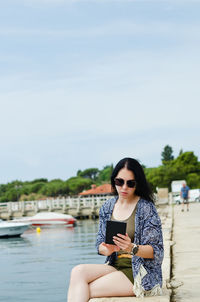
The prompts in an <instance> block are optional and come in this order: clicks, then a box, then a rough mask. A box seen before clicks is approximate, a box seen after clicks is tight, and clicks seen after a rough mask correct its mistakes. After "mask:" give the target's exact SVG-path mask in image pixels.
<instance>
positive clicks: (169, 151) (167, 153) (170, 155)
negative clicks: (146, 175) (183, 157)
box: [161, 145, 174, 165]
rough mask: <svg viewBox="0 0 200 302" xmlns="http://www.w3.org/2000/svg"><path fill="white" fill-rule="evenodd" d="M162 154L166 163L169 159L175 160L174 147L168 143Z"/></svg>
mask: <svg viewBox="0 0 200 302" xmlns="http://www.w3.org/2000/svg"><path fill="white" fill-rule="evenodd" d="M161 156H162V158H161V160H162V163H163V164H164V165H165V164H167V163H168V162H169V161H171V160H173V159H174V156H173V149H172V147H170V146H169V145H166V146H165V147H164V149H163V152H162V153H161Z"/></svg>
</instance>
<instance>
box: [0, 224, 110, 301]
mask: <svg viewBox="0 0 200 302" xmlns="http://www.w3.org/2000/svg"><path fill="white" fill-rule="evenodd" d="M97 230H98V222H96V221H92V220H83V221H79V222H78V225H77V227H75V228H66V227H59V228H58V227H57V228H46V229H45V228H43V229H42V230H41V233H37V232H36V229H30V230H27V231H26V232H25V233H24V234H23V235H22V237H19V238H10V239H0V301H1V302H11V301H12V302H14V301H15V302H22V301H26V302H37V301H38V302H64V301H65V302H66V301H67V298H66V296H67V288H68V285H69V278H70V271H71V269H72V267H73V266H74V265H77V264H79V263H104V261H105V258H104V257H103V256H99V255H98V254H97V252H96V249H95V240H96V233H97Z"/></svg>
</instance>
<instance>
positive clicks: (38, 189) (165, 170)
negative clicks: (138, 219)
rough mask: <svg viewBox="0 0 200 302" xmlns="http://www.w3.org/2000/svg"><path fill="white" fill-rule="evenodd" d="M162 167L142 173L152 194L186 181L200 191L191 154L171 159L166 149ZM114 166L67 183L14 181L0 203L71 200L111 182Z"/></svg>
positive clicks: (1, 192) (1, 189)
mask: <svg viewBox="0 0 200 302" xmlns="http://www.w3.org/2000/svg"><path fill="white" fill-rule="evenodd" d="M161 161H162V164H161V165H160V166H158V167H154V168H147V167H145V166H144V165H143V167H144V172H145V175H146V177H147V180H148V182H149V184H150V185H151V187H152V189H153V191H154V192H156V189H157V188H166V187H167V188H168V189H169V191H170V190H171V182H172V181H173V180H182V179H184V180H186V182H187V184H188V186H189V187H190V188H191V189H193V188H194V189H195V188H200V162H199V161H198V158H197V156H196V155H195V154H194V152H191V151H190V152H183V150H180V152H179V155H178V156H177V157H176V158H174V156H173V149H172V147H170V146H169V145H166V146H165V147H164V149H163V151H162V153H161ZM112 171H113V165H112V164H110V165H107V166H105V167H103V169H101V170H100V169H98V168H88V169H85V170H83V171H81V170H78V171H77V174H76V176H74V177H71V178H69V179H67V180H61V179H53V180H51V181H48V179H46V178H39V179H35V180H33V181H25V182H22V181H19V180H15V181H12V182H10V183H8V184H1V185H0V202H8V201H16V200H37V199H41V198H46V197H58V196H74V195H77V194H79V193H80V192H82V191H83V190H87V189H90V188H91V185H92V184H96V185H97V186H98V185H101V184H103V183H109V182H110V176H111V173H112Z"/></svg>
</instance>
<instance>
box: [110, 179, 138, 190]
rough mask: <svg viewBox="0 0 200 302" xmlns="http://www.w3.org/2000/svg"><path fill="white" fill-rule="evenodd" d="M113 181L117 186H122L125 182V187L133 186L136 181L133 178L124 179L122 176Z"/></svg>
mask: <svg viewBox="0 0 200 302" xmlns="http://www.w3.org/2000/svg"><path fill="white" fill-rule="evenodd" d="M114 182H115V185H116V186H119V187H122V186H123V185H124V183H125V182H126V185H127V187H129V188H135V186H136V181H135V180H133V179H130V180H127V181H125V180H124V179H123V178H115V179H114Z"/></svg>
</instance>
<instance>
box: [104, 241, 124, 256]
mask: <svg viewBox="0 0 200 302" xmlns="http://www.w3.org/2000/svg"><path fill="white" fill-rule="evenodd" d="M119 250H120V248H119V247H118V246H116V245H115V244H107V243H105V242H102V243H101V244H100V245H99V253H100V254H102V255H104V256H110V255H111V254H112V253H114V252H119Z"/></svg>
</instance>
